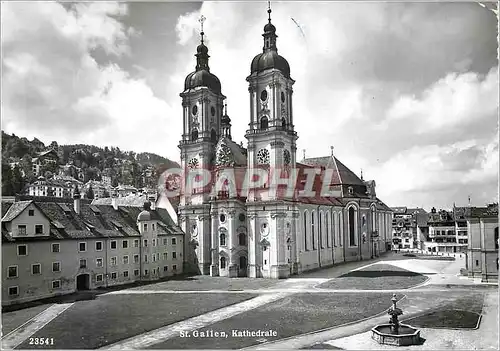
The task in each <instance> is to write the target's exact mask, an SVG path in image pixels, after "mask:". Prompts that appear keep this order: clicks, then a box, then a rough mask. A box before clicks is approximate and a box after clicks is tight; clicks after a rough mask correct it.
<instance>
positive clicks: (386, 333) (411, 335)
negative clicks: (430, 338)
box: [372, 324, 420, 346]
mask: <svg viewBox="0 0 500 351" xmlns="http://www.w3.org/2000/svg"><path fill="white" fill-rule="evenodd" d="M372 339H374V340H376V341H377V342H378V343H379V344H385V345H394V346H410V345H419V344H420V330H418V329H417V328H414V327H412V326H410V325H407V324H400V325H399V332H398V334H394V333H393V332H392V330H391V324H379V325H377V326H375V327H374V328H372Z"/></svg>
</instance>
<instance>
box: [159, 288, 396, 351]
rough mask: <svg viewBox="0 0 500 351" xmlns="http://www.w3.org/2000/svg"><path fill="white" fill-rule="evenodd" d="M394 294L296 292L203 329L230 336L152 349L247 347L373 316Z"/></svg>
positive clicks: (179, 340) (186, 340) (169, 342)
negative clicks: (246, 333) (263, 333)
mask: <svg viewBox="0 0 500 351" xmlns="http://www.w3.org/2000/svg"><path fill="white" fill-rule="evenodd" d="M402 296H403V295H399V296H398V298H401V297H402ZM391 297H392V295H391V294H388V293H369V294H368V293H358V294H344V293H335V294H326V293H325V294H317V293H316V294H295V295H292V296H289V297H286V298H284V299H282V300H279V301H277V302H275V303H272V304H268V305H265V306H261V307H259V308H257V309H255V310H251V311H248V312H245V313H242V314H240V315H237V316H234V317H232V318H229V319H226V320H224V321H221V322H218V323H215V324H213V325H209V326H206V327H205V328H203V331H219V332H222V331H224V332H226V333H227V334H228V335H229V337H228V338H204V339H199V338H181V337H177V338H174V339H170V340H167V341H165V342H163V343H161V344H157V345H155V346H153V347H152V348H154V349H234V348H238V349H239V348H244V347H248V346H252V345H256V344H259V343H261V342H265V341H272V340H277V339H282V338H287V337H291V336H296V335H300V334H303V333H308V332H313V331H318V330H320V329H325V328H330V327H335V326H339V325H341V324H345V323H349V322H354V321H356V320H360V319H364V318H367V317H371V316H373V315H375V314H378V313H380V312H384V311H386V310H387V309H388V308H389V307H390V305H391ZM232 330H240V331H241V330H251V331H257V330H274V331H276V332H277V336H276V337H267V338H262V337H244V338H239V337H232V335H231V331H232Z"/></svg>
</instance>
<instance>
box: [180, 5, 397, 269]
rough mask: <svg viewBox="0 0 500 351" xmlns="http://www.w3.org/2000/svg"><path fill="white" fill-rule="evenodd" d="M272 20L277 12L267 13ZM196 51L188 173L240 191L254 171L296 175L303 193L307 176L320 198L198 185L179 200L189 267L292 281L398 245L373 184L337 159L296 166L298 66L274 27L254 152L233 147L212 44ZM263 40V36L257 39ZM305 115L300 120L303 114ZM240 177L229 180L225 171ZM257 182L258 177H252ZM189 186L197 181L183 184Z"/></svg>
mask: <svg viewBox="0 0 500 351" xmlns="http://www.w3.org/2000/svg"><path fill="white" fill-rule="evenodd" d="M269 15H270V10H269ZM201 35H202V41H201V44H200V45H199V46H198V47H197V54H196V69H195V71H194V72H192V73H190V74H189V75H188V76H187V77H186V79H185V85H184V91H183V92H182V93H181V94H180V96H181V98H182V107H183V119H184V123H183V134H182V139H181V141H180V145H179V147H180V149H181V168H182V169H198V170H199V169H204V170H207V171H209V172H211V173H210V174H211V175H212V177H214V178H215V179H212V181H213V182H224V184H227V185H228V189H233V188H238V189H241V183H242V182H243V181H244V179H245V177H246V176H247V171H248V172H254V171H255V170H256V169H258V168H260V169H263V170H265V171H268V170H272V171H275V170H285V174H286V175H287V176H290V174H291V172H290V170H298V172H299V177H298V181H297V183H294V182H293V181H292V183H294V184H292V186H295V185H296V186H297V188H296V189H298V190H304V189H305V187H306V184H309V183H307V174H310V171H313V170H314V169H315V168H316V169H318V170H321V172H323V173H322V174H320V175H317V176H315V178H314V182H313V184H314V187H313V188H314V189H313V190H314V191H313V192H314V194H313V195H310V196H307V197H305V196H299V193H298V191H294V193H293V194H292V195H286V194H284V192H277V193H276V194H273V192H272V191H271V190H270V189H269V188H268V184H267V183H266V184H264V185H262V186H261V188H259V189H254V190H252V191H251V192H250V193H248V194H244V195H242V194H241V193H238V192H232V191H230V190H227V191H221V192H219V193H217V194H215V195H214V194H211V193H210V192H209V191H206V189H205V188H194V189H192V191H190V192H184V193H182V194H181V199H180V206H179V223H180V224H181V227H182V228H183V230H184V232H185V233H186V240H185V243H186V247H185V252H186V255H187V257H186V261H187V264H188V265H189V267H188V269H191V270H196V271H197V272H200V273H201V274H207V275H208V274H210V275H213V276H217V275H221V276H230V277H235V276H250V277H266V278H284V277H288V276H289V275H291V274H297V273H300V272H303V271H307V270H311V269H315V268H319V267H325V266H331V265H333V264H336V263H340V262H346V261H355V260H362V259H367V258H371V257H374V256H378V255H379V254H380V253H381V252H384V251H386V250H387V249H390V245H391V232H392V211H391V209H390V208H388V207H387V206H386V205H385V204H384V203H383V202H382V201H381V200H380V199H378V198H377V197H376V194H375V182H374V181H369V182H364V181H363V180H362V179H360V178H359V177H358V176H356V175H355V174H354V173H353V172H352V171H350V170H349V169H348V168H347V167H346V166H345V165H344V164H343V163H341V162H340V161H339V160H338V159H337V158H336V157H334V156H333V154H332V155H329V156H326V157H319V158H314V159H304V160H302V161H301V162H299V161H298V160H297V154H296V151H297V146H296V141H297V139H298V137H299V133H298V131H296V130H295V126H294V118H295V116H294V112H293V103H292V98H293V88H292V87H293V84H294V83H295V81H294V80H293V79H292V78H291V76H290V66H289V64H288V62H287V60H286V59H285V58H283V57H282V56H280V55H278V52H277V44H276V43H277V35H276V28H275V27H274V25H273V24H271V19H270V18H269V23H268V24H266V26H265V27H264V34H263V37H264V48H263V52H262V53H259V54H258V55H257V56H255V58H254V59H253V60H252V62H251V74H250V76H248V77H247V82H248V84H249V87H248V91H249V94H250V121H249V129H248V130H247V132H246V134H245V138H246V139H247V140H248V143H247V148H246V149H245V148H243V147H241V146H240V145H238V144H237V143H235V142H234V141H232V135H231V120H230V118H229V116H228V115H227V110H226V112H225V113H224V111H223V106H224V100H225V96H224V95H223V94H222V91H221V83H220V81H219V79H218V78H217V77H216V76H215V75H214V74H213V73H211V72H210V69H209V62H208V58H209V55H208V48H207V46H205V44H204V43H203V32H202V33H201ZM256 35H257V33H256ZM298 118H300V116H299V117H298ZM225 170H231V171H234V172H235V173H236V179H235V180H234V182H236V183H238V184H234V182H233V180H232V179H231V180H230V179H227V178H224V177H225V175H224V171H225ZM327 171H331V174H332V177H333V178H332V182H331V184H329V187H330V188H332V189H334V191H335V193H336V196H333V195H332V196H323V195H322V194H320V193H321V184H320V183H321V180H322V179H323V178H322V177H323V176H324V175H325V174H326V173H327ZM248 177H250V176H248ZM185 180H186V184H190V183H191V179H187V178H186V179H185Z"/></svg>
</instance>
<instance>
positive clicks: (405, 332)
mask: <svg viewBox="0 0 500 351" xmlns="http://www.w3.org/2000/svg"><path fill="white" fill-rule="evenodd" d="M391 300H392V307H391V308H389V311H387V313H388V314H389V315H390V316H391V319H390V320H389V324H379V325H377V326H375V327H374V328H372V339H374V340H376V341H377V342H378V343H379V344H386V345H395V346H409V345H419V344H420V343H421V340H420V330H418V329H416V328H414V327H412V326H410V325H407V324H401V323H399V320H398V316H400V315H402V314H403V311H402V310H401V309H400V308H398V307H396V302H397V299H396V294H393V295H392V299H391Z"/></svg>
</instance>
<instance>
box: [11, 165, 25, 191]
mask: <svg viewBox="0 0 500 351" xmlns="http://www.w3.org/2000/svg"><path fill="white" fill-rule="evenodd" d="M24 185H25V181H24V179H23V175H22V173H21V170H20V169H19V167H18V166H15V167H14V169H13V170H12V190H13V191H14V194H18V193H20V192H21V191H22V190H23V188H24Z"/></svg>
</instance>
